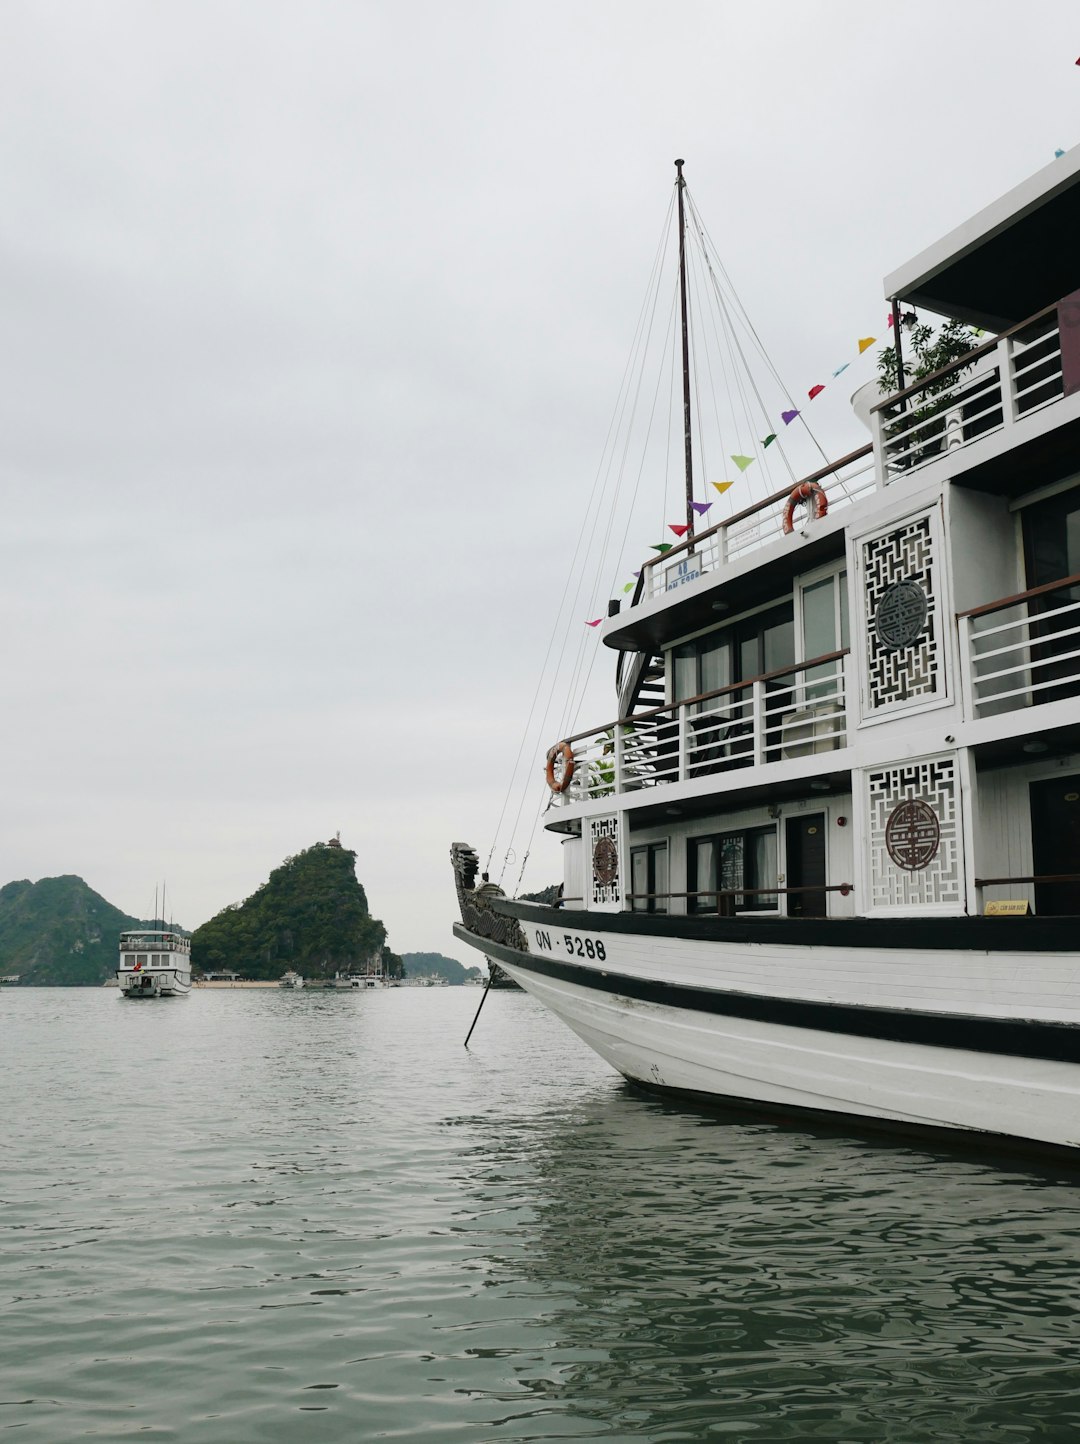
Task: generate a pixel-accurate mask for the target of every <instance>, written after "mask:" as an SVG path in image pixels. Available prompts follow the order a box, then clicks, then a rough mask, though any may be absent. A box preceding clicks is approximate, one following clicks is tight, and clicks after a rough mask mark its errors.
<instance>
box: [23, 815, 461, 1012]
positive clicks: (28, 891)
mask: <svg viewBox="0 0 1080 1444" xmlns="http://www.w3.org/2000/svg"><path fill="white" fill-rule="evenodd" d="M151 925H152V924H151V921H150V920H148V919H140V918H136V917H132V916H130V915H129V914H127V913H125V912H123V911H122V910H121V909H120V908H117V907H114V906H113V904H112V903H110V902H108V901H107V900H106V899H105V898H103V897H102V896H101V895H100V894H99V893H97V892H95V891H94V890H93V888H91V887H90V886H89V884H88V883H86V882H84V881H83V879H82V878H81V877H76V876H73V875H68V876H64V877H50V878H42V879H41V880H40V881H39V882H30V881H28V880H22V881H17V882H9V883H7V884H6V885H5V886H4V887H0V979H2V981H3V983H4V984H5V985H7V986H11V985H16V984H17V985H20V986H39V987H40V986H60V987H64V986H66V987H100V986H102V985H103V984H107V983H110V982H113V981H115V977H116V967H117V948H118V942H119V938H120V934H121V933H123V932H128V931H130V930H134V929H138V928H141V927H149V926H151ZM177 926H179V925H178V924H177ZM190 937H191V961H192V970H193V975H194V979H195V981H196V983H198V982H200V981H204V980H206V979H209V978H212V977H216V978H218V979H221V978H229V979H237V980H246V981H250V982H253V983H254V982H269V983H275V982H278V981H280V980H281V979H282V978H283V977H284V976H285V975H287V974H288V975H292V976H296V977H301V978H303V979H304V980H305V981H306V982H307V983H308V984H309V985H315V986H318V985H320V984H322V985H326V984H332V983H334V982H338V983H339V984H340V982H341V981H342V980H346V979H353V980H356V979H369V978H378V979H380V980H383V981H385V982H387V983H400V982H406V981H407V982H416V981H420V980H430V981H439V982H444V983H451V984H454V983H464V982H466V981H473V980H478V979H479V978H480V972H479V969H477V968H470V969H466V968H464V967H463V966H462V965H461V964H460V963H459V962H457V961H455V960H454V959H453V958H446V957H443V956H442V955H441V954H439V953H405V954H403V955H398V954H397V953H395V952H393V951H392V950H391V948H390V946H389V943H388V940H387V934H386V928H385V926H384V925H383V923H382V922H380V920H379V919H378V918H376V917H373V916H372V914H371V910H370V908H369V907H368V900H367V895H366V893H365V891H364V888H363V886H362V885H361V883H360V882H359V880H358V879H357V876H356V853H355V852H353V851H352V850H351V849H349V848H347V847H343V846H342V844H341V842H340V841H339V840H337V839H336V838H335V839H331V841H330V842H326V843H324V842H317V843H315V844H314V845H313V846H311V847H307V848H304V849H303V850H302V851H300V852H298V853H296V854H294V855H293V856H292V857H287V858H286V859H285V861H284V862H283V863H281V865H280V866H279V867H276V868H274V870H273V871H272V872H271V874H270V876H269V877H268V878H267V880H266V882H264V883H263V884H262V886H261V887H258V888H257V889H256V890H255V892H253V893H252V895H251V896H250V897H249V898H247V899H246V900H245V901H243V902H238V903H234V904H232V905H231V906H229V907H226V908H223V909H222V910H221V912H219V913H217V914H216V916H214V917H212V918H210V920H209V921H208V922H205V923H203V924H202V926H201V927H198V928H196V929H195V930H194V932H192V933H191V934H190Z"/></svg>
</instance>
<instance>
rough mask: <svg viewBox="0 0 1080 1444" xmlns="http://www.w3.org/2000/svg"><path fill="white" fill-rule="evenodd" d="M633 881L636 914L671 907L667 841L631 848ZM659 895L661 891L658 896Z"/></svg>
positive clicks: (663, 911) (633, 907)
mask: <svg viewBox="0 0 1080 1444" xmlns="http://www.w3.org/2000/svg"><path fill="white" fill-rule="evenodd" d="M630 881H631V885H632V891H633V894H634V896H633V898H632V909H633V911H634V912H636V913H666V912H667V910H668V900H667V893H668V850H667V843H666V842H650V843H647V844H646V845H645V846H643V847H632V848H631V849H630ZM657 894H661V895H660V896H657Z"/></svg>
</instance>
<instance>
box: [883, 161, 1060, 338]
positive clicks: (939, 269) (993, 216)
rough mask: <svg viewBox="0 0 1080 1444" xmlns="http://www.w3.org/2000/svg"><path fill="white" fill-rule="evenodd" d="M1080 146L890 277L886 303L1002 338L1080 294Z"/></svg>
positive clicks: (886, 285)
mask: <svg viewBox="0 0 1080 1444" xmlns="http://www.w3.org/2000/svg"><path fill="white" fill-rule="evenodd" d="M1078 233H1080V146H1074V147H1073V149H1072V150H1070V151H1069V152H1068V153H1067V154H1066V155H1064V156H1062V157H1061V158H1060V159H1058V160H1055V161H1052V162H1051V163H1050V164H1049V165H1048V166H1044V167H1043V169H1042V170H1040V171H1037V172H1036V173H1035V174H1034V175H1033V176H1029V177H1028V179H1027V180H1025V181H1023V182H1022V183H1021V184H1020V185H1018V186H1016V187H1015V188H1014V189H1013V190H1011V191H1009V192H1008V194H1006V195H1004V196H1002V197H1000V199H999V200H996V201H994V202H993V204H992V205H989V206H987V207H986V208H985V210H982V211H980V212H979V213H978V215H975V216H972V218H971V219H970V220H969V221H965V223H964V224H963V225H962V226H959V227H958V228H957V229H956V230H955V231H952V232H951V233H950V234H949V235H947V236H945V237H944V238H943V239H942V240H940V241H937V242H935V243H934V245H932V246H930V247H929V248H928V249H927V250H925V251H923V252H922V253H921V254H920V255H918V256H916V257H915V258H914V260H911V261H909V262H908V263H907V265H905V266H901V267H900V268H899V270H896V271H894V272H893V273H892V275H891V276H886V278H885V296H886V299H888V300H891V299H892V298H893V297H896V298H897V299H898V300H901V301H907V302H909V303H911V304H912V305H916V306H925V307H926V308H927V309H928V310H930V311H936V312H938V313H939V314H940V315H943V316H955V317H957V318H958V319H959V320H961V321H966V322H968V324H969V325H973V326H982V327H984V328H985V329H986V330H988V331H1004V330H1007V329H1008V328H1009V327H1010V326H1015V325H1016V324H1017V323H1018V322H1020V321H1023V320H1024V319H1025V318H1026V317H1028V316H1034V315H1035V313H1036V312H1037V311H1041V310H1042V309H1043V307H1044V306H1049V305H1052V304H1053V302H1055V301H1058V300H1060V299H1061V298H1062V297H1063V296H1069V295H1071V294H1072V293H1073V292H1074V291H1077V290H1080V246H1078V245H1076V244H1075V240H1074V238H1075V237H1076V236H1077V234H1078Z"/></svg>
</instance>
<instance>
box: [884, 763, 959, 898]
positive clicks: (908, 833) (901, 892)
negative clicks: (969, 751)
mask: <svg viewBox="0 0 1080 1444" xmlns="http://www.w3.org/2000/svg"><path fill="white" fill-rule="evenodd" d="M866 782H867V801H868V806H869V816H868V819H867V823H868V825H867V839H868V844H869V848H870V878H869V887H870V905H871V907H875V908H886V907H919V906H925V907H940V906H943V905H949V904H956V903H959V902H960V901H961V899H962V887H961V878H962V874H963V870H962V867H961V857H960V820H959V817H958V815H957V814H958V804H957V783H956V764H955V760H954V759H953V758H952V757H931V758H924V759H923V760H921V761H919V762H909V763H905V764H904V765H903V766H900V767H889V768H887V769H886V770H884V771H882V772H868V773H867V774H866Z"/></svg>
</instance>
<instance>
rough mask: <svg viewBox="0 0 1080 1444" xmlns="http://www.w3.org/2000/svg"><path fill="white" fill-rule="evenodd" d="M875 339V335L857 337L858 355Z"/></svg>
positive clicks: (868, 348) (866, 349)
mask: <svg viewBox="0 0 1080 1444" xmlns="http://www.w3.org/2000/svg"><path fill="white" fill-rule="evenodd" d="M876 341H877V337H876V336H861V337H860V338H859V355H860V356H861V355H862V353H863V352H864V351H869V350H870V347H871V346H873V345H874V343H875V342H876Z"/></svg>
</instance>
